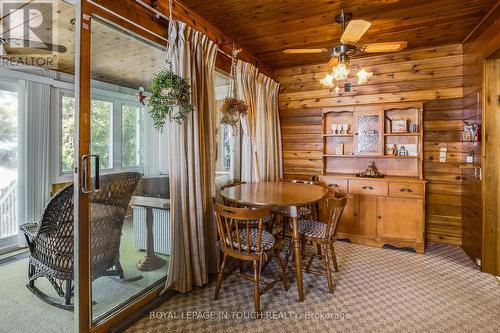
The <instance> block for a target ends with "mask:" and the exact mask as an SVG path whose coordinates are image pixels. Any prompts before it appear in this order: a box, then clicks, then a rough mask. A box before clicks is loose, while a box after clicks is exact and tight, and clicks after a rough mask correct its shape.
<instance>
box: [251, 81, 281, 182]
mask: <svg viewBox="0 0 500 333" xmlns="http://www.w3.org/2000/svg"><path fill="white" fill-rule="evenodd" d="M278 95H279V84H278V83H277V82H276V81H274V80H273V79H271V78H270V77H267V76H265V75H263V74H259V76H258V77H257V114H256V118H257V119H256V134H255V142H256V149H257V156H258V157H259V158H258V161H259V164H258V165H257V167H258V168H259V174H260V180H261V181H277V180H279V179H280V178H282V176H283V171H282V170H283V165H282V158H281V152H282V150H281V126H280V117H279V108H278Z"/></svg>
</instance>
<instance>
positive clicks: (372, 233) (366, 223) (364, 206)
mask: <svg viewBox="0 0 500 333" xmlns="http://www.w3.org/2000/svg"><path fill="white" fill-rule="evenodd" d="M357 227H358V228H357V229H358V230H357V233H358V234H359V235H363V236H367V237H376V236H377V197H375V196H369V195H358V223H357Z"/></svg>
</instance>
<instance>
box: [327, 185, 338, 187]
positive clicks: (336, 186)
mask: <svg viewBox="0 0 500 333" xmlns="http://www.w3.org/2000/svg"><path fill="white" fill-rule="evenodd" d="M328 186H330V187H339V186H338V185H337V184H330V185H328Z"/></svg>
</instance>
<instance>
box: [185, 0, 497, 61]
mask: <svg viewBox="0 0 500 333" xmlns="http://www.w3.org/2000/svg"><path fill="white" fill-rule="evenodd" d="M183 2H184V3H186V4H187V5H189V6H190V7H192V8H193V9H194V10H195V11H197V12H198V13H199V14H201V15H202V16H203V17H204V18H206V19H207V20H208V21H210V22H212V23H213V24H214V25H216V26H217V27H218V28H219V29H221V30H222V31H224V32H225V33H227V34H228V35H230V36H235V37H236V38H237V42H238V43H239V44H241V45H242V46H243V47H245V48H246V49H248V50H249V51H250V52H252V53H253V54H254V55H255V56H257V58H259V60H260V61H262V62H263V63H264V64H266V65H268V66H270V67H272V68H283V67H291V66H296V65H303V64H311V63H321V62H326V61H328V59H329V57H328V55H314V54H313V55H286V54H283V53H282V51H283V50H284V49H287V48H310V47H312V48H329V47H332V45H334V44H335V43H338V42H339V39H340V35H341V26H340V25H339V24H337V23H335V19H334V17H335V15H336V14H338V13H339V12H340V10H341V9H343V10H344V11H346V12H352V13H353V15H354V18H355V19H364V20H368V21H370V22H371V23H372V26H371V28H370V29H369V30H368V32H367V33H366V34H365V35H364V37H363V38H362V39H361V41H360V42H361V43H368V42H384V41H395V40H406V41H408V48H409V49H414V48H420V47H429V46H437V45H443V44H452V43H460V42H462V41H463V40H464V38H465V37H466V36H467V35H468V34H469V33H470V32H471V31H472V30H473V29H474V27H475V26H476V25H477V24H478V23H479V22H480V21H481V19H482V18H483V17H484V16H485V15H486V14H487V13H488V11H489V10H490V9H491V8H492V7H493V6H494V4H495V3H496V2H497V0H435V1H429V0H370V1H367V0H307V1H304V0H288V1H279V0H253V1H248V0H212V1H206V0H183Z"/></svg>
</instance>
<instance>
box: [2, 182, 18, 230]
mask: <svg viewBox="0 0 500 333" xmlns="http://www.w3.org/2000/svg"><path fill="white" fill-rule="evenodd" d="M16 206H17V180H14V181H13V182H12V183H10V184H9V185H8V186H7V187H4V188H3V189H0V239H2V238H7V237H11V236H14V235H17V233H18V232H19V230H18V225H17V218H16V216H17V214H16V209H17V207H16Z"/></svg>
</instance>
